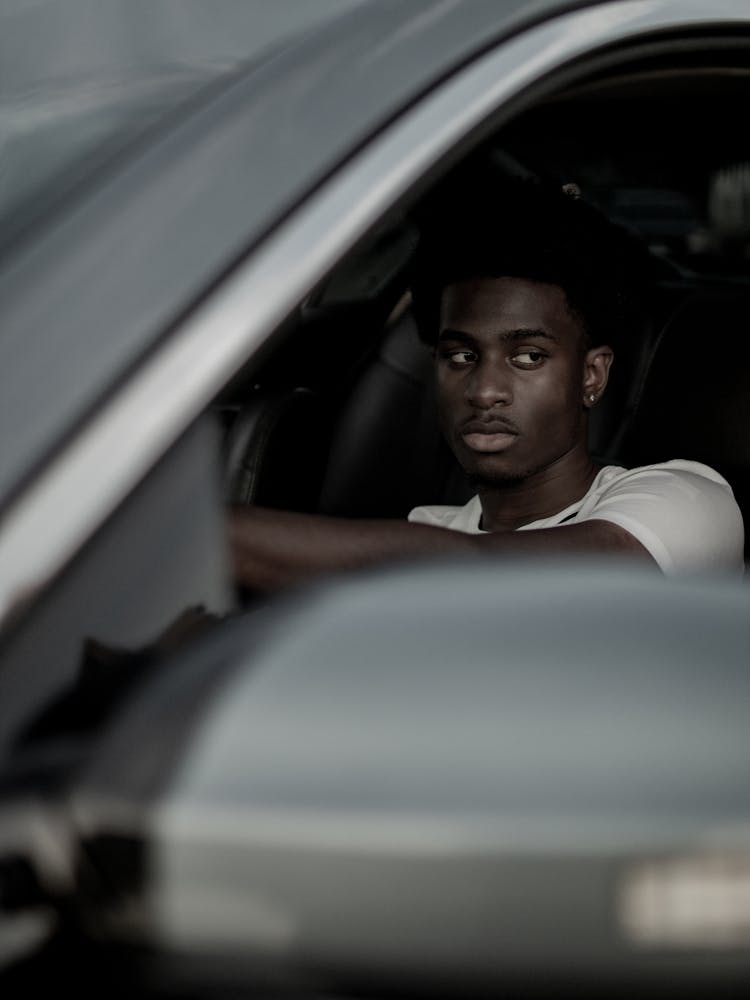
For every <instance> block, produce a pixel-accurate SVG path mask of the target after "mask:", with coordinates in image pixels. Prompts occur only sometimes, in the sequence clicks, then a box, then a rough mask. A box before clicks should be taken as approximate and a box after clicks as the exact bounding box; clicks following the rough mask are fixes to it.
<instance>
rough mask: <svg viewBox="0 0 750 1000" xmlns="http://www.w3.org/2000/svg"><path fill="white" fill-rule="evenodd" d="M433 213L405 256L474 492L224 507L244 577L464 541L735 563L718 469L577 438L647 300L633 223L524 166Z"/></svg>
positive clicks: (448, 429)
mask: <svg viewBox="0 0 750 1000" xmlns="http://www.w3.org/2000/svg"><path fill="white" fill-rule="evenodd" d="M443 194H444V193H443ZM432 218H434V219H435V220H436V222H434V223H429V222H428V223H426V224H425V226H424V228H423V235H422V238H421V243H420V249H419V251H418V253H417V255H416V261H415V265H414V269H413V282H412V289H413V295H414V308H415V313H416V316H417V320H418V323H419V325H420V328H421V330H422V333H423V336H424V337H425V338H427V339H429V340H431V341H432V342H433V343H434V347H435V353H434V358H435V384H436V393H437V401H438V408H439V413H440V420H441V424H442V427H443V431H444V433H445V435H446V438H447V441H448V444H449V445H450V447H451V449H452V450H453V452H454V454H455V455H456V458H457V459H458V461H459V462H460V464H461V465H462V467H463V468H464V470H465V471H466V472H467V474H468V475H469V476H470V478H471V479H472V480H473V481H474V483H475V484H476V488H477V495H476V496H475V497H474V498H473V499H472V500H471V501H469V503H468V504H467V505H466V506H465V507H463V508H455V507H421V508H417V509H416V510H414V511H412V512H411V514H410V516H409V521H410V522H411V523H401V522H394V521H377V520H371V521H359V520H358V521H348V520H346V519H341V518H326V517H317V516H311V515H300V514H291V513H284V512H278V511H266V510H260V509H257V508H249V509H243V510H239V511H235V512H234V513H233V514H232V516H231V520H230V537H231V543H232V549H233V554H234V558H235V566H236V571H237V576H238V579H239V581H240V582H242V583H244V584H246V585H248V586H250V587H253V588H256V589H273V588H276V587H279V586H283V585H285V584H288V583H292V582H295V581H297V580H300V579H304V578H305V577H307V576H310V575H311V574H315V573H319V572H322V571H328V570H337V569H347V568H353V567H357V566H363V565H370V564H376V563H381V562H384V561H386V560H393V559H406V558H419V557H425V556H428V555H451V554H455V555H460V554H462V553H464V554H466V553H472V552H475V553H487V554H494V555H496V556H502V555H507V556H521V555H525V554H549V555H552V554H555V553H559V554H580V555H586V554H610V555H613V556H619V557H627V558H631V559H634V560H638V561H640V562H642V563H643V564H644V565H649V564H650V565H652V566H653V565H654V564H655V565H657V566H658V567H660V568H661V569H662V570H663V571H664V572H666V573H678V572H683V571H688V570H705V569H715V570H730V571H737V572H741V571H742V565H743V563H742V549H743V529H742V518H741V515H740V512H739V509H738V507H737V505H736V503H735V501H734V498H733V496H732V492H731V489H730V488H729V486H728V484H727V483H726V482H725V481H724V480H723V479H722V478H721V477H720V476H719V475H718V474H717V473H715V472H714V471H713V470H711V469H709V468H707V467H706V466H704V465H700V464H698V463H695V462H688V461H679V460H678V461H674V462H668V463H664V464H662V465H659V466H649V467H645V468H642V469H635V470H625V469H622V468H619V467H614V466H609V467H605V468H599V467H597V465H596V464H595V463H594V462H593V460H592V458H591V456H590V454H589V451H588V446H587V436H588V415H589V413H590V411H591V409H592V407H594V406H596V405H597V403H598V402H599V400H600V399H601V397H602V394H603V393H604V391H605V389H606V386H607V380H608V376H609V370H610V365H611V364H612V361H613V356H614V351H613V347H612V343H613V341H616V340H617V339H619V338H620V337H621V336H623V335H628V333H630V334H631V335H632V333H633V330H634V328H635V326H636V325H637V324H638V322H639V321H640V317H641V314H642V310H641V305H640V302H641V300H640V296H639V294H638V290H639V287H640V283H641V278H640V276H641V274H642V270H643V265H642V257H641V252H640V250H639V249H638V248H637V247H636V245H635V244H634V242H633V240H632V239H631V238H630V237H629V236H628V235H627V234H626V233H624V232H623V231H622V230H621V229H620V228H619V227H616V226H614V225H613V224H612V223H610V222H609V221H608V220H606V219H605V218H604V217H603V216H602V215H601V214H600V213H599V212H597V211H596V210H594V209H593V208H592V207H591V206H588V205H586V204H585V203H584V202H583V201H581V200H578V199H576V198H574V197H572V196H571V195H569V194H566V193H563V192H562V191H559V190H552V189H548V188H546V187H544V186H541V185H536V184H530V183H523V184H517V185H513V186H511V187H510V188H508V189H502V190H501V189H498V188H497V185H495V186H494V187H493V186H492V185H487V186H486V187H485V186H481V185H478V186H474V187H473V188H472V189H471V190H470V192H469V193H468V194H459V195H458V196H456V195H455V194H454V195H453V196H451V197H448V198H447V200H444V201H443V202H442V203H441V205H440V211H439V213H436V212H434V211H433V213H432Z"/></svg>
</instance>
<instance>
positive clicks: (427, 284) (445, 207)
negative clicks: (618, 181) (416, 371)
mask: <svg viewBox="0 0 750 1000" xmlns="http://www.w3.org/2000/svg"><path fill="white" fill-rule="evenodd" d="M418 225H419V228H420V238H419V243H418V246H417V249H416V252H415V255H414V258H413V261H412V266H411V289H412V298H413V304H414V314H415V318H416V321H417V326H418V329H419V333H420V337H421V338H422V339H423V340H425V341H426V342H427V343H429V344H434V343H435V342H436V340H437V336H438V333H439V329H438V327H439V322H440V299H441V295H442V292H443V289H444V288H446V286H448V285H451V284H454V283H455V282H458V281H462V280H468V279H470V278H500V277H514V278H526V279H528V280H531V281H540V282H545V283H548V284H552V285H557V286H558V287H560V288H562V290H563V292H564V293H565V297H566V300H567V302H568V306H569V307H570V309H571V310H572V312H573V313H574V314H575V315H576V316H577V318H578V319H579V320H580V321H581V324H582V327H583V331H584V336H585V346H586V347H597V346H599V345H601V344H608V345H610V346H612V347H613V348H616V347H617V344H618V343H620V342H621V341H622V338H623V337H627V336H629V335H633V334H634V333H639V332H640V328H641V327H642V326H643V324H644V323H645V322H646V319H647V312H648V310H647V286H648V273H649V268H650V260H649V256H648V253H647V250H646V247H645V245H644V244H643V243H641V241H640V240H639V239H638V238H637V237H635V236H634V235H633V234H631V233H630V232H629V231H628V230H626V229H624V228H623V227H622V226H620V225H618V224H616V223H614V222H612V221H611V220H610V219H608V218H607V217H606V216H605V215H604V213H603V212H601V211H600V210H599V209H598V208H596V207H594V206H593V205H591V204H589V203H588V202H586V201H585V200H584V199H583V198H581V197H578V196H577V195H574V194H571V193H567V192H566V191H564V190H563V188H562V186H560V185H553V184H551V183H549V182H542V181H537V180H535V179H534V180H527V179H523V180H513V181H507V180H502V179H499V178H497V177H489V176H486V175H485V176H479V177H473V178H472V177H471V176H467V175H466V174H462V175H461V176H460V177H459V178H457V179H454V180H453V181H452V182H450V183H449V184H447V185H443V186H441V188H439V189H437V190H436V191H435V192H433V194H432V195H431V196H430V197H429V198H428V199H427V200H426V201H425V202H424V203H423V206H422V211H421V218H419V219H418Z"/></svg>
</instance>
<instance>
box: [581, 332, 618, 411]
mask: <svg viewBox="0 0 750 1000" xmlns="http://www.w3.org/2000/svg"><path fill="white" fill-rule="evenodd" d="M613 358H614V353H613V351H612V348H611V347H607V346H606V345H602V346H601V347H592V348H591V350H590V351H587V352H586V357H585V358H584V360H583V405H584V406H585V407H586V408H587V409H591V407H592V406H595V405H596V403H597V402H598V401H599V399H600V398H601V395H602V393H603V392H604V390H605V389H606V387H607V380H608V379H609V369H610V366H611V364H612V360H613Z"/></svg>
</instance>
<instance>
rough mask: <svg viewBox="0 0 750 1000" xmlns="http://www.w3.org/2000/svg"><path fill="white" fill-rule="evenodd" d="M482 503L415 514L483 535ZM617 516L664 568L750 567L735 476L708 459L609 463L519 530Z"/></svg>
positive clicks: (417, 518) (739, 569)
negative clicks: (577, 493) (629, 465)
mask: <svg viewBox="0 0 750 1000" xmlns="http://www.w3.org/2000/svg"><path fill="white" fill-rule="evenodd" d="M481 517H482V507H481V504H480V502H479V497H478V496H475V497H472V498H471V500H469V502H468V503H467V504H465V505H464V506H463V507H448V506H432V507H415V508H414V510H412V511H411V513H410V514H409V520H410V521H414V522H416V523H418V524H432V525H437V526H438V527H441V528H451V529H452V530H453V531H465V532H468V533H470V534H479V533H480V532H481V531H482V529H481V528H480V527H479V524H480V520H481ZM592 520H599V521H610V522H611V523H612V524H618V525H619V526H620V527H621V528H624V529H625V530H626V531H628V532H629V533H630V534H631V535H633V537H634V538H637V539H638V541H639V542H640V543H641V545H643V547H644V548H645V549H647V550H648V552H649V553H650V554H651V555H652V556H653V558H654V559H655V561H656V562H657V563H658V565H659V566H660V568H661V569H662V570H663V572H664V573H670V574H671V573H686V572H695V571H704V570H720V571H722V572H726V571H730V572H737V573H740V574H741V573H742V572H744V559H743V546H744V529H743V525H742V514H741V513H740V509H739V507H738V506H737V503H736V501H735V499H734V494H733V493H732V489H731V487H730V485H729V483H728V482H727V481H726V480H725V479H723V478H722V477H721V476H720V475H719V474H718V472H714V470H713V469H710V468H709V467H708V466H707V465H702V464H701V463H700V462H688V461H683V460H676V461H672V462H663V463H661V464H659V465H644V466H641V467H640V468H637V469H623V468H621V467H620V466H618V465H607V466H605V467H604V468H603V469H601V471H600V472H599V473H598V475H597V476H596V478H595V479H594V481H593V483H592V484H591V486H590V488H589V491H588V493H586V495H585V496H584V497H582V498H581V499H580V500H577V501H576V502H575V503H573V504H570V506H568V507H565V508H564V510H561V511H559V513H557V514H554V515H553V516H552V517H545V518H542V519H541V520H539V521H531V522H530V523H529V524H524V525H522V526H521V527H520V528H518V529H517V530H518V531H530V530H532V529H535V528H552V527H555V526H556V525H559V524H562V523H563V522H565V524H580V522H581V521H592Z"/></svg>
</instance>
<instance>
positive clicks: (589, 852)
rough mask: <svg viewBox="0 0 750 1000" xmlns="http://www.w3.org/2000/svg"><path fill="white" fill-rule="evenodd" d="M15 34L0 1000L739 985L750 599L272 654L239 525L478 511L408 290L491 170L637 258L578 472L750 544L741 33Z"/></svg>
mask: <svg viewBox="0 0 750 1000" xmlns="http://www.w3.org/2000/svg"><path fill="white" fill-rule="evenodd" d="M63 9H64V13H63ZM2 11H3V13H2V18H3V24H2V31H1V32H0V37H1V38H2V42H0V44H2V46H3V47H6V46H7V53H4V55H3V59H2V66H3V71H2V72H3V73H6V74H7V86H6V87H5V88H4V95H5V94H7V97H6V96H4V97H3V99H2V102H1V103H0V122H2V124H3V142H4V150H3V155H4V161H5V164H6V166H5V173H4V186H3V188H2V189H0V198H2V201H1V202H0V219H2V223H3V224H2V232H1V233H0V382H2V385H1V386H0V400H2V408H3V409H2V421H1V422H0V426H2V434H3V447H2V454H3V461H2V465H1V466H0V504H1V505H2V506H1V507H0V514H1V517H2V519H1V520H0V611H1V613H2V616H3V617H2V621H3V633H2V645H1V647H0V752H2V761H3V784H2V813H1V814H0V819H1V822H2V827H1V828H0V900H1V901H2V907H3V912H2V916H0V962H2V963H3V965H4V968H5V970H6V971H5V978H6V982H7V984H8V985H7V987H6V989H7V991H8V992H10V991H12V990H13V989H17V990H18V991H21V990H23V989H26V988H28V987H29V986H30V985H36V984H38V983H39V982H41V981H44V979H45V977H47V978H48V977H50V976H53V977H54V976H57V975H60V974H61V971H62V970H64V969H66V968H67V969H68V970H69V969H70V968H85V969H88V970H90V973H91V978H90V983H91V989H92V990H93V989H96V990H97V991H98V992H101V991H102V990H103V989H105V988H106V989H110V987H111V989H115V988H121V989H122V990H124V991H125V992H126V993H127V994H128V995H135V994H137V993H138V992H143V993H146V992H148V991H153V992H154V993H156V994H159V993H165V994H167V995H169V994H170V993H171V994H178V995H189V994H195V995H210V996H216V995H221V992H222V991H224V990H226V991H227V992H232V995H236V992H237V991H239V992H240V993H244V994H247V995H257V994H264V995H265V994H268V993H270V992H274V991H287V992H288V991H298V992H302V993H303V994H306V995H310V994H312V993H316V994H318V995H320V994H321V993H323V992H327V993H338V994H344V995H359V994H363V993H366V992H368V991H370V992H372V991H373V990H380V991H381V992H382V993H388V994H400V993H409V992H415V991H416V992H420V991H422V992H430V991H434V990H436V989H437V988H438V987H439V988H440V989H447V990H450V991H453V992H457V993H466V991H467V989H470V990H473V991H475V992H476V991H480V990H482V989H486V990H488V991H492V990H494V989H496V988H498V987H500V986H503V985H504V986H506V987H510V986H512V988H513V989H514V990H515V991H516V992H519V991H521V990H534V989H542V988H544V987H545V986H549V987H550V988H551V989H553V990H556V989H558V988H559V985H560V983H561V982H564V981H570V980H575V982H576V983H577V984H578V985H579V988H581V989H583V988H584V987H590V988H591V989H592V990H597V989H601V990H602V991H603V992H605V993H607V995H612V991H613V989H614V987H615V986H616V985H618V984H619V985H622V984H625V986H626V988H627V989H629V990H631V991H632V992H631V993H630V995H632V993H633V992H635V991H636V990H640V991H641V992H642V991H643V990H645V989H646V988H649V989H653V990H654V991H655V992H656V993H659V995H663V994H664V992H668V991H669V990H670V989H674V990H677V989H679V990H680V991H681V992H682V993H686V992H687V991H688V990H694V991H696V992H705V993H707V994H710V995H715V993H716V991H717V990H719V989H723V990H728V989H735V990H737V991H738V992H743V991H746V990H747V987H748V979H749V978H750V952H748V945H749V944H750V840H749V839H748V836H749V835H748V830H750V825H748V824H750V801H749V795H748V785H747V773H748V765H750V726H748V725H747V723H748V715H750V699H749V698H748V694H749V693H750V692H748V683H749V680H748V678H749V677H750V657H749V656H748V653H750V625H749V624H748V613H747V612H748V594H747V590H746V588H745V587H744V586H742V585H731V584H728V583H724V582H720V581H717V580H697V581H686V582H684V583H679V584H678V583H670V582H667V581H664V580H661V579H658V580H657V579H655V578H653V577H650V578H646V577H641V576H638V575H636V576H633V575H632V572H626V571H625V570H624V569H622V568H620V567H617V566H611V567H605V566H602V565H597V564H580V565H579V564H576V565H573V566H568V567H565V568H563V567H560V566H555V565H552V566H547V565H543V564H530V565H526V566H516V565H505V566H503V565H500V564H498V565H497V566H492V567H490V568H488V567H487V565H486V564H483V565H482V567H476V566H469V565H464V564H459V565H449V566H445V567H437V566H430V567H429V570H427V569H422V568H414V569H411V570H410V569H408V568H405V569H403V570H402V571H395V570H394V571H389V572H384V573H383V574H377V575H373V576H372V577H369V576H363V577H361V578H357V579H356V580H351V581H344V582H341V583H340V584H338V585H337V584H335V583H331V584H327V585H326V587H325V588H324V589H323V590H321V591H312V592H310V593H308V594H300V595H298V596H296V597H294V596H293V597H289V598H288V599H286V600H285V601H279V602H272V603H270V604H259V605H252V604H251V606H250V608H249V609H248V610H247V611H245V612H242V613H241V611H240V608H239V607H238V600H239V598H238V595H236V594H235V593H234V590H233V586H232V581H231V579H230V576H229V572H228V560H227V554H226V550H225V541H224V531H223V510H224V505H225V503H226V502H227V500H231V501H232V502H246V503H263V504H268V505H272V506H274V505H275V506H281V507H290V508H294V509H299V510H316V511H321V512H323V513H336V514H346V515H349V516H373V515H374V516H392V517H403V516H405V514H406V512H407V511H408V510H409V509H410V508H411V507H412V506H415V505H416V504H419V503H423V502H441V501H444V502H451V501H452V500H458V499H461V498H462V496H465V495H466V490H467V486H466V484H465V483H464V482H462V480H461V477H460V474H459V472H458V470H456V469H455V468H454V466H453V465H452V461H451V459H450V457H449V456H448V454H447V452H446V451H445V450H444V448H443V446H442V444H441V442H440V440H439V436H438V433H437V430H436V427H435V422H434V419H433V412H432V401H431V397H430V391H429V365H430V361H429V356H428V354H427V352H426V349H425V348H424V347H423V346H422V345H421V344H420V342H419V340H418V338H417V336H416V332H415V328H414V321H413V317H412V316H411V312H410V307H409V298H408V289H407V287H406V278H405V271H406V265H407V263H408V260H409V256H410V253H411V250H412V248H413V246H414V241H415V234H416V232H417V228H418V223H419V218H420V212H421V211H423V210H424V206H425V205H426V204H427V198H428V196H429V194H430V192H431V190H433V189H434V185H435V184H436V182H437V181H439V180H440V179H442V178H443V177H445V176H446V175H447V174H448V173H449V172H450V171H451V170H453V169H456V168H457V167H459V166H461V165H462V164H463V163H465V162H466V160H467V157H469V156H474V157H477V159H478V160H483V161H489V162H491V163H492V164H494V166H495V168H496V169H497V170H498V172H500V173H510V174H520V175H523V174H535V175H542V176H548V177H553V178H555V179H557V180H559V181H560V182H561V183H562V182H575V183H577V184H578V185H579V186H580V187H581V188H582V190H583V192H584V194H585V196H586V197H589V198H590V199H591V200H593V201H595V202H598V203H599V204H601V205H602V207H603V208H605V209H606V210H607V211H608V212H610V213H611V214H612V215H614V216H616V217H618V218H620V219H621V221H623V222H624V223H625V224H627V225H630V226H632V227H633V229H634V230H636V231H638V232H639V233H641V234H642V236H643V237H644V238H645V239H646V241H647V242H648V245H649V247H650V249H651V252H652V257H653V271H654V279H655V280H654V304H655V315H656V321H655V324H654V327H653V329H652V330H651V331H650V332H649V336H648V337H647V338H646V339H645V340H644V341H643V342H637V343H636V342H634V343H633V344H632V345H630V346H629V348H628V349H627V350H625V351H623V352H622V353H621V355H618V365H617V368H616V377H615V378H614V379H613V382H612V384H611V385H610V388H609V389H608V393H607V397H606V401H607V406H606V407H602V408H601V409H597V411H596V412H597V421H598V422H597V424H596V425H595V426H594V427H593V428H592V448H593V450H594V453H595V454H596V455H597V457H599V458H600V459H601V460H603V461H620V462H623V463H625V464H637V463H640V462H647V461H656V460H660V459H664V458H671V457H684V458H695V459H698V460H703V461H706V462H708V463H709V464H711V465H713V466H714V467H716V468H718V469H719V470H720V471H721V472H723V473H724V474H725V475H726V476H727V478H728V479H729V480H730V482H731V483H732V485H733V487H734V489H735V492H736V494H737V497H738V500H739V501H740V504H741V506H742V507H743V509H745V510H746V509H747V497H748V469H749V468H750V448H749V446H748V441H749V440H750V437H749V435H748V426H747V420H748V410H749V409H750V338H748V330H749V329H750V307H749V305H748V303H749V302H750V288H749V287H748V283H749V280H750V279H749V276H748V248H749V247H750V207H749V206H750V148H749V147H750V139H748V136H747V132H746V129H744V128H743V123H744V120H745V117H746V108H747V104H748V97H749V96H750V9H748V7H747V4H746V3H745V2H744V0H716V2H715V3H714V4H712V5H711V8H710V10H707V9H705V8H704V5H702V4H696V3H693V2H690V0H613V2H608V3H586V2H579V3H573V2H568V3H564V2H555V0H545V2H538V3H534V4H527V3H522V2H520V0H519V2H514V0H507V2H497V0H486V2H485V0H464V2H461V0H443V2H438V0H434V2H429V0H425V2H421V0H410V2H397V0H393V2H389V0H361V2H355V0H352V2H351V3H347V2H343V0H341V2H339V0H330V2H324V0H320V2H318V0H314V2H313V0H309V2H308V0H305V2H304V3H296V4H295V3H274V4H273V5H271V4H263V3H241V2H239V0H237V2H229V0H223V2H212V3H210V4H209V3H207V2H204V3H200V2H197V0H195V2H190V3H175V2H169V0H162V2H156V0H153V2H151V3H148V4H146V3H144V4H132V3H128V4H124V3H115V2H110V3H96V4H94V3H83V2H82V3H77V4H76V3H72V2H71V3H70V4H46V3H30V2H25V3H24V2H21V0H16V2H8V3H6V5H5V7H4V8H2ZM29 40H31V41H32V42H33V46H32V48H33V51H34V52H35V53H36V58H37V61H38V64H41V65H44V66H45V67H46V69H45V75H42V73H41V71H38V72H37V75H36V76H34V73H33V65H34V62H33V60H30V61H29V60H27V62H25V63H23V65H22V61H20V60H18V58H17V57H16V58H15V59H14V58H12V54H13V53H14V52H20V51H25V52H27V53H28V52H29V51H30V48H29V46H30V42H29ZM24 46H25V48H24ZM21 70H23V72H22V71H21ZM14 72H17V73H18V74H19V75H18V79H17V80H16V79H14V77H13V73H14ZM24 74H25V75H24ZM196 605H200V606H202V607H204V608H206V609H208V611H209V612H210V613H211V614H212V615H213V616H215V619H212V620H210V621H209V622H208V623H205V622H204V623H203V625H204V627H202V628H198V627H196V626H193V625H192V624H191V620H190V619H189V618H184V617H182V618H181V617H180V616H182V615H184V613H185V612H186V610H187V609H189V608H191V607H194V606H196ZM170 629H171V631H170ZM165 630H166V632H165ZM165 634H166V636H167V639H163V640H162V644H161V646H160V647H159V648H158V649H156V650H155V649H154V648H153V646H152V645H150V644H153V642H154V640H155V638H156V637H157V636H160V635H161V636H163V637H164V636H165ZM139 650H140V652H138V651H139ZM82 668H83V670H82Z"/></svg>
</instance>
